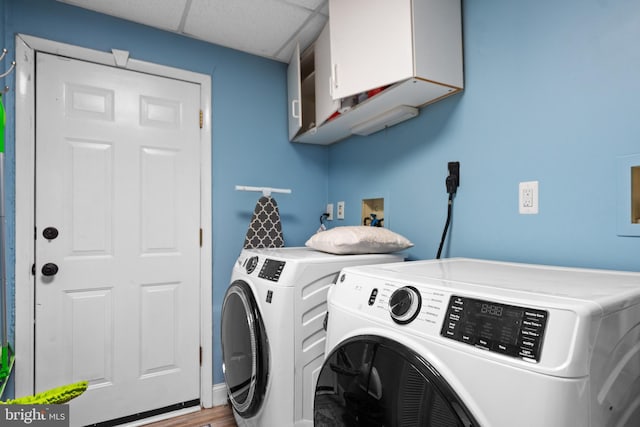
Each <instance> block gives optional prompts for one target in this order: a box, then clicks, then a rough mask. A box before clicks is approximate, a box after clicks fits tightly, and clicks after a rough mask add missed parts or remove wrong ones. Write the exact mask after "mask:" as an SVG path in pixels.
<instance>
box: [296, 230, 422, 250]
mask: <svg viewBox="0 0 640 427" xmlns="http://www.w3.org/2000/svg"><path fill="white" fill-rule="evenodd" d="M305 246H307V247H310V248H313V249H316V250H319V251H322V252H329V253H331V254H339V255H346V254H386V253H391V252H397V251H401V250H403V249H406V248H410V247H412V246H413V243H411V242H410V241H409V240H408V239H407V238H406V237H404V236H401V235H400V234H398V233H394V232H393V231H391V230H387V229H386V228H382V227H369V226H364V225H354V226H344V227H335V228H331V229H329V230H327V231H322V232H319V233H316V234H314V235H313V236H311V238H310V239H309V240H307V242H306V243H305Z"/></svg>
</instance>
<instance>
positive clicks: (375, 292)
mask: <svg viewBox="0 0 640 427" xmlns="http://www.w3.org/2000/svg"><path fill="white" fill-rule="evenodd" d="M377 296H378V288H373V290H372V291H371V295H369V305H373V304H375V302H376V297H377Z"/></svg>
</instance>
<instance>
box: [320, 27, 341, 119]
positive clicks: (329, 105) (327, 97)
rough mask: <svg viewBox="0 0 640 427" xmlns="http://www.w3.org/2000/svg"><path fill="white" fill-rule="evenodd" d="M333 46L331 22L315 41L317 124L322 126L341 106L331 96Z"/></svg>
mask: <svg viewBox="0 0 640 427" xmlns="http://www.w3.org/2000/svg"><path fill="white" fill-rule="evenodd" d="M330 49H331V46H330V40H329V24H327V25H325V27H324V29H323V30H322V32H321V33H320V35H319V36H318V39H317V40H316V42H315V48H314V50H315V69H316V81H315V85H316V126H320V125H321V124H322V123H324V122H325V120H327V119H328V118H329V117H330V116H331V115H332V114H333V113H335V112H336V111H338V108H340V101H336V100H334V99H333V98H332V96H331V90H332V86H333V81H332V76H331V50H330Z"/></svg>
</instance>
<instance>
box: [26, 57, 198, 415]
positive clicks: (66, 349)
mask: <svg viewBox="0 0 640 427" xmlns="http://www.w3.org/2000/svg"><path fill="white" fill-rule="evenodd" d="M36 70H37V72H36V79H37V80H36V87H37V93H36V213H35V218H36V236H35V237H36V245H35V248H36V254H35V259H36V264H35V304H36V307H35V341H36V343H35V383H36V391H43V390H47V389H50V388H53V387H57V386H60V385H63V384H68V383H71V382H76V381H80V380H88V381H89V384H90V386H89V389H88V390H87V392H85V393H84V394H83V395H82V396H81V397H79V398H77V399H75V400H73V401H72V402H71V424H72V425H86V424H89V423H95V422H100V421H105V420H110V419H114V418H119V417H122V416H127V415H131V414H135V413H139V412H144V411H147V410H152V409H156V408H160V407H165V406H168V405H172V404H174V403H179V402H184V401H189V400H193V399H198V398H199V396H200V394H199V393H200V384H199V380H200V376H199V375H200V372H199V339H200V313H199V308H200V296H199V292H200V283H199V280H200V279H199V277H200V274H199V273H200V265H199V263H200V258H199V251H200V246H199V229H200V217H199V216H200V166H199V157H200V148H199V147H200V145H199V141H200V135H199V132H200V127H199V105H200V99H199V97H200V87H199V85H197V84H194V83H188V82H183V81H178V80H172V79H167V78H162V77H158V76H151V75H146V74H141V73H136V72H133V71H127V70H123V69H118V68H113V67H108V66H104V65H97V64H92V63H88V62H83V61H78V60H72V59H68V58H63V57H58V56H54V55H49V54H44V53H38V54H37V55H36ZM47 227H53V228H55V229H56V230H57V231H58V236H57V237H55V238H45V237H44V236H43V232H44V230H45V229H46V228H47ZM54 234H55V233H54ZM49 237H51V236H49ZM48 263H50V264H55V265H56V266H57V267H58V271H57V273H56V274H54V275H50V276H47V275H45V273H47V272H46V271H44V272H43V267H44V266H45V264H48ZM49 273H50V272H49Z"/></svg>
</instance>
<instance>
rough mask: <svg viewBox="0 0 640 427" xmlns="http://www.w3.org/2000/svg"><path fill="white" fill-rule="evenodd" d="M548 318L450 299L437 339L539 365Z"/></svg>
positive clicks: (520, 309)
mask: <svg viewBox="0 0 640 427" xmlns="http://www.w3.org/2000/svg"><path fill="white" fill-rule="evenodd" d="M548 317H549V313H548V312H547V311H545V310H538V309H533V308H525V307H519V306H514V305H507V304H500V303H496V302H491V301H484V300H479V299H474V298H467V297H463V296H458V295H452V296H451V298H450V300H449V305H448V307H447V313H446V316H445V320H444V323H443V325H442V331H441V332H440V335H442V336H443V337H445V338H450V339H453V340H456V341H460V342H463V343H465V344H470V345H474V346H476V347H479V348H483V349H485V350H489V351H494V352H496V353H501V354H505V355H508V356H512V357H518V358H522V359H525V360H528V361H530V362H538V361H539V360H540V353H541V350H542V341H543V337H544V331H545V327H546V324H547V318H548Z"/></svg>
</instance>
